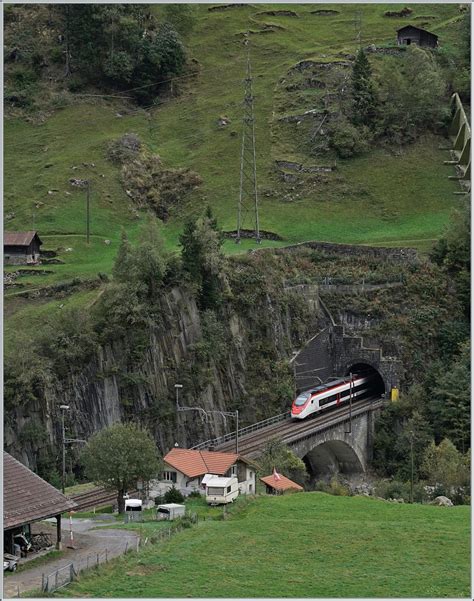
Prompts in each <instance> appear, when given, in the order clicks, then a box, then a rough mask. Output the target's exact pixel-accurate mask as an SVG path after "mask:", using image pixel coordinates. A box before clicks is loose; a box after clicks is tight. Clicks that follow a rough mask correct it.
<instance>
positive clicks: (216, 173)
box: [5, 4, 459, 278]
mask: <svg viewBox="0 0 474 601" xmlns="http://www.w3.org/2000/svg"><path fill="white" fill-rule="evenodd" d="M358 6H359V7H360V10H361V12H362V20H363V33H362V42H363V44H364V45H368V44H372V43H375V44H386V43H389V42H393V39H394V36H395V30H396V29H397V27H400V26H401V25H402V24H404V23H406V20H403V19H399V18H387V17H385V16H384V12H385V11H386V10H390V9H391V5H377V4H374V5H358ZM397 6H398V5H393V8H396V7H397ZM276 8H277V9H278V10H285V9H286V10H293V11H295V12H296V14H297V16H296V17H290V16H278V15H277V16H269V15H265V14H262V13H264V12H265V11H268V10H271V9H273V10H275V6H273V5H263V4H259V5H254V6H253V5H248V6H245V7H238V8H233V9H230V10H224V11H217V12H209V11H208V6H207V5H198V6H197V7H196V10H197V24H196V28H195V30H194V32H193V33H192V34H191V36H190V37H189V39H188V40H187V46H188V48H189V52H190V55H191V56H192V57H193V58H194V59H195V60H196V61H197V62H198V64H199V74H198V75H197V76H196V77H194V78H191V79H189V78H188V79H186V78H184V79H181V80H179V81H177V83H176V87H177V89H178V90H179V96H177V97H176V98H172V99H167V100H164V99H161V100H160V102H162V104H159V106H157V107H156V108H151V109H149V110H143V109H137V108H136V107H133V106H124V105H123V104H122V103H121V101H115V100H112V99H110V100H105V99H104V100H94V101H91V100H89V101H88V102H85V101H84V102H83V103H81V102H80V101H79V99H78V98H77V97H76V99H74V100H72V102H73V104H72V105H69V106H63V107H62V108H61V106H62V105H61V100H60V99H59V100H57V102H56V104H57V105H58V108H57V109H56V110H54V111H53V113H52V114H46V115H40V116H38V115H35V116H33V118H32V119H31V120H29V121H28V122H27V121H25V120H22V119H18V118H12V119H9V120H7V122H6V124H5V213H6V222H5V223H6V228H8V229H25V228H32V227H33V225H34V226H35V227H36V228H37V229H39V231H40V234H41V235H42V237H43V238H44V240H45V242H46V245H47V247H49V248H59V249H64V248H73V250H72V251H69V254H67V255H66V254H65V253H64V252H61V250H60V256H61V258H62V259H63V260H65V261H66V265H65V266H59V267H54V268H53V270H54V271H55V272H57V274H58V277H59V278H67V277H70V276H71V275H75V274H78V273H84V274H89V273H91V272H92V273H97V272H98V271H109V270H110V265H111V260H112V257H113V255H114V253H115V250H116V242H117V239H118V236H119V232H120V228H121V226H124V227H125V228H126V229H127V231H128V232H129V233H130V236H131V237H132V238H133V237H134V236H135V235H136V231H137V226H138V225H139V223H140V222H141V221H142V220H143V218H144V215H143V214H142V213H140V214H138V215H137V213H136V211H135V210H134V208H133V207H132V206H131V205H130V201H129V199H128V198H127V196H126V194H125V192H124V190H123V189H122V187H121V185H120V183H119V177H118V175H119V174H118V170H117V168H116V167H115V166H114V165H112V164H111V163H110V162H109V161H107V160H106V158H105V147H106V144H107V142H108V141H110V140H112V139H115V138H117V137H118V136H120V135H121V134H123V133H126V132H136V133H137V134H139V135H140V137H141V139H142V140H143V142H144V144H145V145H146V146H147V147H148V148H149V149H150V150H152V151H153V152H155V153H157V154H159V155H160V157H161V158H162V160H163V162H164V164H165V165H166V166H169V167H189V168H191V169H193V170H195V171H197V172H198V173H199V174H200V175H201V176H202V178H203V180H204V182H203V184H202V186H201V187H200V188H199V189H198V190H197V191H196V192H195V193H194V195H193V197H192V199H191V200H190V201H189V202H188V203H187V204H186V205H185V206H184V207H182V208H181V209H178V210H176V211H175V213H174V215H173V216H172V218H171V220H170V221H169V222H168V223H167V224H166V226H164V227H163V235H164V237H165V240H166V243H167V245H168V246H169V248H175V247H176V244H177V239H178V235H179V232H180V231H181V228H182V224H183V220H184V219H185V218H186V217H188V216H190V215H193V214H198V213H200V212H201V210H202V208H203V206H205V205H206V204H210V205H211V206H212V208H213V210H214V212H215V213H216V215H217V217H218V219H219V221H220V223H221V225H222V226H223V227H224V228H225V229H234V228H235V214H236V200H237V197H238V188H239V147H240V121H241V101H242V95H243V88H242V78H243V76H244V69H245V54H244V51H243V45H242V36H241V33H242V32H244V31H247V30H248V29H251V30H252V31H254V32H257V33H255V34H254V35H252V36H251V42H252V50H251V53H252V65H253V72H254V78H255V79H254V94H255V97H256V101H255V102H256V119H257V145H258V179H259V187H260V191H261V207H260V211H261V213H260V220H261V227H262V229H265V230H272V231H274V232H276V233H278V234H279V235H280V236H282V237H283V238H284V240H285V242H297V241H301V240H307V239H322V240H329V241H336V242H343V241H344V242H356V243H365V244H369V243H376V244H395V243H397V244H410V245H417V244H421V245H422V246H423V245H425V246H426V241H430V240H432V239H433V238H435V237H436V236H437V235H439V233H440V232H441V230H442V228H443V225H444V224H445V223H446V220H447V218H448V215H449V212H450V210H451V208H452V207H453V206H454V205H455V204H456V197H455V196H454V195H453V192H454V191H455V190H456V189H457V187H456V183H455V182H452V181H450V180H448V179H447V176H448V175H450V174H451V169H450V168H449V167H443V166H442V162H443V160H444V159H446V158H448V155H447V153H446V152H445V151H441V150H439V146H440V143H441V144H442V143H443V141H442V140H441V139H437V138H434V137H427V138H426V139H423V140H420V141H419V142H418V143H416V144H415V145H413V146H411V147H409V148H406V149H396V153H392V152H391V150H390V149H385V150H375V151H373V152H372V153H369V154H368V155H366V156H364V157H363V158H360V159H356V160H347V161H340V162H339V164H338V170H337V171H336V172H334V173H332V174H330V175H329V176H328V177H323V178H320V181H316V182H313V183H312V184H311V185H308V186H303V188H302V189H301V190H298V192H297V193H293V192H292V191H291V187H290V189H289V190H288V189H287V187H285V185H284V184H283V183H282V182H281V180H280V178H279V177H278V175H277V174H276V172H275V164H274V161H275V160H282V159H286V160H299V161H302V162H304V163H306V164H318V158H317V157H316V158H315V157H309V156H307V154H305V152H304V149H303V150H301V148H298V144H296V143H295V136H294V135H293V133H292V132H291V131H290V132H288V131H286V129H285V128H284V127H282V126H281V123H280V122H279V121H278V119H279V117H280V116H282V115H283V114H287V113H298V111H300V112H301V110H307V108H308V107H311V106H313V104H314V103H315V102H316V101H317V95H318V90H305V91H304V93H302V94H299V95H296V96H295V95H290V94H288V93H285V92H284V91H282V88H281V85H280V80H281V78H284V77H285V76H286V75H287V72H288V70H289V69H290V68H291V67H292V66H293V65H295V64H296V63H298V62H299V61H301V60H303V59H304V60H308V59H310V60H314V61H328V60H340V59H341V55H344V54H347V53H353V52H354V51H355V50H356V49H357V45H356V42H355V39H354V37H355V36H354V7H353V6H344V5H341V6H339V5H338V6H335V5H330V6H329V5H328V7H326V8H332V10H337V11H338V12H337V13H335V14H333V15H326V16H322V15H317V14H311V12H312V11H314V9H315V5H294V4H292V5H288V6H286V5H278V6H277V7H276ZM317 8H318V9H319V10H323V9H324V8H325V5H319V4H318V5H317ZM413 9H414V12H413V14H412V15H411V17H410V20H411V21H413V22H420V23H421V22H422V20H423V19H427V20H428V21H429V23H430V29H432V30H434V31H436V32H437V33H438V34H439V35H440V36H441V43H443V42H444V41H446V43H453V40H454V39H455V37H454V36H455V29H453V27H454V26H453V24H452V21H453V19H454V20H456V19H457V17H458V15H459V13H458V8H457V6H456V5H442V4H441V5H432V4H431V5H414V7H413ZM155 10H156V11H157V12H158V13H159V12H160V7H159V6H157V7H155ZM428 21H427V22H428ZM266 26H272V27H274V30H273V31H271V33H266V34H264V35H263V34H258V32H259V31H261V30H262V29H264V28H265V27H266ZM377 60H380V57H378V59H377ZM69 102H71V99H70V98H69V99H68V100H67V102H65V103H64V104H67V103H69ZM221 116H225V117H227V118H228V119H229V120H230V124H229V125H228V126H225V127H219V125H218V119H219V117H221ZM84 163H85V164H86V165H84ZM91 163H93V164H94V166H93V167H92V166H90V165H91ZM319 163H321V161H319ZM71 177H78V178H90V179H91V180H92V186H93V195H92V233H93V235H94V237H93V241H92V243H91V247H90V248H86V247H85V246H84V245H83V242H82V240H81V236H82V235H83V234H84V230H85V193H84V191H81V190H78V189H77V188H74V187H72V186H71V185H70V184H69V183H68V180H69V179H70V178H71ZM288 196H289V197H290V199H288ZM105 239H108V240H111V245H110V246H108V247H106V248H105V247H104V240H105ZM265 244H269V243H265ZM273 244H275V243H273ZM249 246H250V244H249V243H246V244H243V245H242V246H240V247H236V246H235V244H233V243H231V242H228V243H227V244H226V249H227V251H228V252H239V251H242V250H245V249H246V248H248V247H249Z"/></svg>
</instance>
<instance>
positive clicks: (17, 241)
mask: <svg viewBox="0 0 474 601" xmlns="http://www.w3.org/2000/svg"><path fill="white" fill-rule="evenodd" d="M42 244H43V243H42V242H41V240H40V237H39V236H38V232H34V231H29V232H4V233H3V258H4V262H5V264H6V265H24V264H30V263H38V261H39V258H40V246H41V245H42Z"/></svg>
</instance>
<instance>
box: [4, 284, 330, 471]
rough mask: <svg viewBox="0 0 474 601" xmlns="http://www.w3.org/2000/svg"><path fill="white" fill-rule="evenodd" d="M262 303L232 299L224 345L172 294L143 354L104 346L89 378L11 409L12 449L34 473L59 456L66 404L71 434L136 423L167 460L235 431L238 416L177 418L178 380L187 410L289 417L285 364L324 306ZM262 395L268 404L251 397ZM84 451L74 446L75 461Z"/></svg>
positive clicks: (288, 300) (73, 379)
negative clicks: (47, 456) (44, 457)
mask: <svg viewBox="0 0 474 601" xmlns="http://www.w3.org/2000/svg"><path fill="white" fill-rule="evenodd" d="M258 299H259V300H258V302H257V303H255V304H254V306H253V307H252V310H251V311H249V310H248V307H245V306H242V305H240V306H239V305H238V303H235V302H234V303H233V302H232V300H230V301H227V302H225V303H224V306H223V307H222V308H221V309H220V310H219V312H218V314H217V315H216V316H214V322H213V323H214V326H215V327H218V328H219V332H220V338H219V340H218V341H217V342H216V337H215V336H214V337H213V336H209V333H208V330H209V328H208V326H207V325H206V324H207V321H206V320H208V316H206V315H205V314H203V313H201V312H200V311H199V310H198V307H197V305H196V301H195V299H194V296H193V295H192V294H191V293H189V292H186V291H185V290H183V289H180V288H173V289H172V290H170V291H168V292H166V293H165V294H164V295H163V297H162V298H161V300H160V320H159V323H156V324H152V325H150V326H149V328H148V329H147V331H146V332H145V337H146V342H145V343H144V344H142V349H141V350H140V352H139V353H135V354H134V352H133V351H134V350H135V349H134V348H131V343H130V341H129V340H127V339H126V338H122V339H116V340H114V341H113V342H111V343H108V344H105V345H103V346H101V347H99V349H98V351H97V353H96V354H95V355H94V356H91V358H90V361H89V363H88V365H87V366H86V368H85V369H84V370H82V372H80V373H78V374H76V375H71V376H70V377H68V378H66V379H65V380H63V381H61V382H58V381H53V382H52V383H51V384H50V385H49V386H47V387H45V388H44V389H43V390H41V391H40V394H39V395H38V399H37V400H34V401H30V402H27V403H26V404H24V405H22V406H19V407H16V408H15V409H13V411H11V412H9V414H8V415H7V416H6V419H5V447H6V449H7V450H8V451H9V452H10V453H12V454H13V455H14V456H15V457H17V458H18V459H19V460H20V461H22V462H23V463H25V464H26V465H28V466H30V467H32V468H33V469H36V468H37V467H38V461H39V456H40V454H41V449H42V448H43V449H44V448H46V447H49V448H54V449H55V453H56V455H57V456H59V455H60V448H61V411H60V409H59V405H61V404H67V405H69V406H70V410H69V411H66V412H65V416H66V418H65V419H66V437H70V438H79V439H87V438H88V437H89V436H90V435H91V434H93V433H94V432H96V431H98V430H100V429H101V428H103V427H105V426H108V425H110V424H113V423H114V422H117V421H120V420H137V421H139V422H140V423H142V424H143V425H146V426H147V427H148V428H149V429H150V430H151V431H152V433H153V435H154V436H155V439H156V441H157V445H158V447H159V449H160V451H161V452H162V453H166V452H167V451H168V450H169V448H170V447H172V446H173V445H174V444H175V442H178V444H179V445H180V446H189V445H192V444H194V443H197V442H199V441H200V440H205V439H207V438H211V437H214V436H218V435H221V434H223V433H224V432H225V431H231V430H232V429H233V428H234V427H235V424H234V422H233V419H232V418H227V422H226V421H225V419H224V418H223V417H222V416H221V415H218V414H211V415H210V416H208V417H207V418H206V417H205V416H204V415H203V414H202V413H200V412H198V411H192V412H185V413H179V414H178V413H177V412H176V405H175V388H174V384H175V383H181V384H183V389H182V391H181V392H180V399H179V402H180V405H186V406H194V407H196V406H197V407H201V408H203V409H205V410H221V411H223V410H233V409H236V408H238V409H239V412H240V417H241V425H242V424H244V425H245V423H251V422H252V421H256V420H258V419H263V418H265V417H268V416H271V415H273V414H275V413H278V412H280V411H282V410H283V409H284V408H285V407H288V406H289V402H290V398H288V395H287V394H285V390H286V391H288V392H289V393H291V371H290V369H289V367H288V365H287V363H285V359H288V358H289V357H290V356H291V353H292V351H293V349H294V348H295V347H297V346H298V345H299V344H300V343H301V342H302V340H303V339H304V337H306V336H307V334H308V332H309V331H310V328H311V325H312V323H313V322H314V319H315V318H316V317H317V314H318V311H319V307H318V301H317V298H316V297H315V296H312V297H311V298H305V297H304V296H302V295H298V294H296V293H294V292H292V291H283V290H281V289H280V290H279V291H278V294H275V296H274V297H272V294H271V293H269V292H263V293H260V294H259V295H258ZM215 324H217V326H216V325H215ZM260 354H263V355H264V356H265V362H263V360H262V366H263V365H264V364H265V365H266V364H268V363H269V364H271V365H273V366H274V369H259V366H258V361H259V355H260ZM280 372H282V375H281V374H280ZM285 378H286V379H285ZM276 381H278V386H277V383H276ZM285 386H286V388H285ZM258 390H262V391H263V392H262V394H261V398H253V395H254V394H256V391H258ZM80 446H81V445H80V443H78V444H76V445H74V448H75V449H76V451H73V453H70V454H71V457H72V456H73V455H74V454H75V453H77V452H78V451H79V449H80Z"/></svg>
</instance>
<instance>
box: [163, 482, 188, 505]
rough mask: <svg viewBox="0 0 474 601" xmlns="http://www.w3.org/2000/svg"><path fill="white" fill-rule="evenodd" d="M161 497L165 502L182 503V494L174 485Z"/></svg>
mask: <svg viewBox="0 0 474 601" xmlns="http://www.w3.org/2000/svg"><path fill="white" fill-rule="evenodd" d="M163 498H164V500H165V503H182V502H183V501H184V496H183V495H182V494H181V493H180V492H179V490H178V489H177V488H176V487H175V486H172V487H171V488H170V489H169V490H168V491H166V492H165V494H164V497H163Z"/></svg>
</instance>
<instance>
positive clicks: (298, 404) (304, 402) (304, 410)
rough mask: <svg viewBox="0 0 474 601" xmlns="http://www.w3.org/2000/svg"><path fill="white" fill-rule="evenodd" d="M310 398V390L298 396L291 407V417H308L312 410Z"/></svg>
mask: <svg viewBox="0 0 474 601" xmlns="http://www.w3.org/2000/svg"><path fill="white" fill-rule="evenodd" d="M312 396H313V395H312V394H311V390H307V391H306V392H302V393H301V394H300V395H298V396H297V397H296V399H295V400H294V401H293V404H292V406H291V417H293V418H296V419H304V418H305V417H308V415H309V414H310V413H312V412H313V408H312V407H311V397H312Z"/></svg>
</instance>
